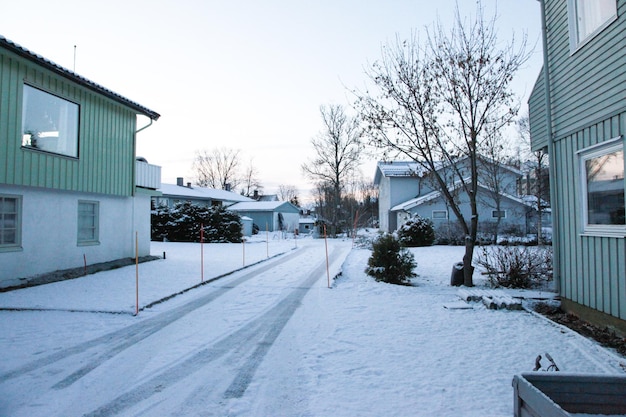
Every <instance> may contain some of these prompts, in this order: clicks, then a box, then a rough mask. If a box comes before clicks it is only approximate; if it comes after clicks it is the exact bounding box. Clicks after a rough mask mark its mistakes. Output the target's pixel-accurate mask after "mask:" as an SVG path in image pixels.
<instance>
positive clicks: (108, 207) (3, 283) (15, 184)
mask: <svg viewBox="0 0 626 417" xmlns="http://www.w3.org/2000/svg"><path fill="white" fill-rule="evenodd" d="M138 115H140V116H143V117H146V118H147V119H148V120H149V123H151V122H152V121H153V120H157V119H158V118H159V114H158V113H156V112H154V111H152V110H150V109H148V108H146V107H144V106H142V105H140V104H137V103H135V102H133V101H131V100H129V99H127V98H124V97H122V96H120V95H118V94H117V93H114V92H112V91H110V90H108V89H107V88H105V87H102V86H101V85H98V84H96V83H94V82H92V81H90V80H87V79H86V78H83V77H81V76H80V75H77V74H75V73H74V72H72V71H70V70H67V69H65V68H63V67H60V66H59V65H57V64H55V63H54V62H52V61H50V60H48V59H46V58H43V57H42V56H41V55H38V54H35V53H33V52H31V51H29V50H28V49H26V48H24V47H21V46H19V45H18V44H16V43H14V42H12V41H10V40H8V39H6V38H4V37H1V36H0V265H2V266H1V267H0V287H12V286H16V285H22V284H25V283H26V282H27V280H28V279H29V278H30V277H33V276H35V275H38V274H44V273H47V272H52V271H56V270H64V269H70V268H75V267H80V266H83V265H84V263H85V262H86V263H87V264H94V263H100V262H106V261H112V260H117V259H121V258H128V257H134V256H135V245H136V242H137V243H138V248H139V255H141V256H143V255H149V253H150V198H151V196H153V195H157V194H158V192H156V191H155V189H156V188H157V187H158V185H159V183H160V181H161V179H160V176H161V174H160V167H158V166H154V165H150V164H148V163H146V162H145V161H141V160H139V161H136V159H135V141H136V134H137V132H138V131H139V130H141V129H143V128H141V129H138V127H137V116H138ZM149 123H148V125H149Z"/></svg>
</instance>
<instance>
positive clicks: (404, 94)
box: [355, 3, 528, 286]
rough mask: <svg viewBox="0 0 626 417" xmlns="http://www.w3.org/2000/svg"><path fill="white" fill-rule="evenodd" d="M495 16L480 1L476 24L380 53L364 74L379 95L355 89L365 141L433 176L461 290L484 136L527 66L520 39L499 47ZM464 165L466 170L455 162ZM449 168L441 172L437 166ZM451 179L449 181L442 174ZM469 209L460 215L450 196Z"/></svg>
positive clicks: (511, 110)
mask: <svg viewBox="0 0 626 417" xmlns="http://www.w3.org/2000/svg"><path fill="white" fill-rule="evenodd" d="M499 46H500V44H499V43H498V42H497V37H496V32H495V18H494V19H491V20H489V21H485V19H484V17H483V12H482V9H481V6H480V3H479V5H478V8H477V15H476V18H475V19H474V20H473V21H471V22H470V23H466V22H464V21H462V19H461V17H460V13H459V11H458V8H457V12H456V20H455V25H454V27H453V28H452V30H451V31H450V32H449V33H447V32H446V31H445V30H444V28H443V27H442V25H441V24H440V23H438V24H436V25H435V26H434V28H433V29H432V30H430V31H428V36H427V42H426V44H425V46H424V47H423V48H420V45H419V44H418V38H417V35H416V34H413V35H412V37H411V38H410V39H408V40H405V41H401V40H400V39H396V42H395V44H391V45H387V46H385V47H383V50H382V58H381V60H380V61H378V62H375V63H374V64H373V66H372V68H371V69H370V70H369V71H368V76H369V79H370V81H371V82H372V83H373V85H374V87H375V88H376V90H377V91H378V94H377V95H376V96H374V95H372V94H371V93H369V92H368V91H366V92H365V93H360V92H359V91H355V94H356V96H357V101H356V103H355V106H356V107H357V108H358V109H359V112H360V114H361V117H362V118H363V120H364V121H365V122H366V123H367V124H368V135H369V138H370V143H371V144H373V145H375V146H378V147H381V148H384V149H386V150H388V151H390V152H392V153H395V154H400V155H403V156H404V157H408V158H411V159H412V160H414V161H415V162H417V163H418V164H420V165H421V166H422V167H423V168H425V169H426V170H427V171H428V172H429V175H431V176H432V178H433V180H434V182H435V183H436V184H437V186H438V190H439V191H440V192H441V194H442V195H443V197H444V198H445V200H446V201H447V203H448V204H449V206H450V208H451V209H452V211H453V213H454V214H455V216H456V218H457V220H458V223H459V224H460V226H461V228H462V230H463V233H464V234H465V255H464V256H463V264H464V285H466V286H472V285H473V267H472V258H473V255H474V245H475V242H476V236H477V231H478V206H477V194H478V157H479V149H480V147H481V145H482V141H483V139H484V136H485V135H486V133H492V132H496V131H498V130H500V129H501V128H502V127H503V126H505V125H507V124H508V123H510V122H511V121H512V119H513V117H515V115H516V113H517V110H518V108H519V104H518V103H517V102H516V101H515V100H514V95H513V93H512V92H511V90H510V87H509V84H510V82H511V80H512V78H513V75H514V74H515V72H516V71H517V69H518V68H519V67H520V66H521V65H522V64H523V63H524V62H525V61H526V59H527V57H528V55H527V54H526V52H525V41H524V42H522V45H521V47H520V48H519V49H516V48H515V45H514V41H512V42H511V43H510V44H507V45H504V46H503V47H501V48H500V47H499ZM460 159H466V160H467V169H461V168H460V167H458V166H457V164H456V162H457V161H458V160H460ZM442 166H444V167H448V169H446V170H440V168H441V167H442ZM442 172H451V173H453V174H454V177H455V181H454V182H453V183H452V184H451V183H450V181H449V180H448V179H447V178H445V177H444V176H442V175H441V173H442ZM455 189H456V190H461V191H462V192H463V193H465V195H466V196H467V198H468V200H469V205H470V212H471V214H470V218H469V219H466V218H464V217H463V214H462V212H461V207H460V206H459V203H458V200H457V199H456V198H455V196H454V194H453V191H454V190H455Z"/></svg>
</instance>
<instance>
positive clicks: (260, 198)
mask: <svg viewBox="0 0 626 417" xmlns="http://www.w3.org/2000/svg"><path fill="white" fill-rule="evenodd" d="M251 198H252V199H253V200H256V201H279V198H278V195H276V194H259V191H258V190H254V193H253V194H252V197H251Z"/></svg>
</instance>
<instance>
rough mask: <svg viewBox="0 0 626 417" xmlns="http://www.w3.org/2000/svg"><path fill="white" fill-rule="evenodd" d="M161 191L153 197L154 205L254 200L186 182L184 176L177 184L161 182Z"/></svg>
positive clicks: (226, 204) (230, 202) (219, 203)
mask: <svg viewBox="0 0 626 417" xmlns="http://www.w3.org/2000/svg"><path fill="white" fill-rule="evenodd" d="M159 191H160V192H161V194H162V195H160V196H157V197H154V198H153V199H152V200H153V205H154V206H162V205H166V206H168V207H169V208H173V207H174V205H176V203H179V202H185V201H189V202H191V203H193V204H196V205H201V206H215V205H219V206H224V207H228V206H231V205H233V204H235V203H239V202H245V201H254V200H252V199H251V198H248V197H246V196H243V195H241V194H237V193H234V192H232V191H226V190H218V189H215V188H206V187H198V186H192V185H191V183H190V182H188V183H186V184H185V182H184V179H183V178H182V177H178V178H177V179H176V184H165V183H162V184H160V186H159Z"/></svg>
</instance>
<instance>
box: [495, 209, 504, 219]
mask: <svg viewBox="0 0 626 417" xmlns="http://www.w3.org/2000/svg"><path fill="white" fill-rule="evenodd" d="M497 212H501V213H502V216H496V213H497ZM506 214H507V213H506V210H491V218H492V219H497V218H500V219H506Z"/></svg>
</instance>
